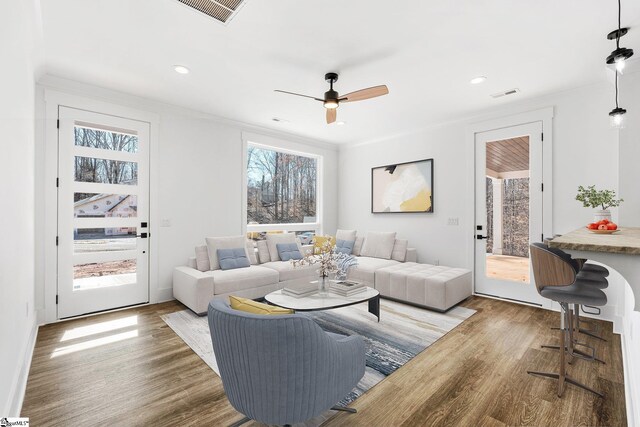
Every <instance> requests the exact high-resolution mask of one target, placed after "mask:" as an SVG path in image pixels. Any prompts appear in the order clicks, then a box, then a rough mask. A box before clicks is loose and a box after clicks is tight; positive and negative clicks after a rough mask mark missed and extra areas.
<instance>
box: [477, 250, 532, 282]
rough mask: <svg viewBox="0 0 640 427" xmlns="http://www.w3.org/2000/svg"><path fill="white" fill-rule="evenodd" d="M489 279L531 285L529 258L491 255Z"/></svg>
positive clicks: (488, 258) (488, 263)
mask: <svg viewBox="0 0 640 427" xmlns="http://www.w3.org/2000/svg"><path fill="white" fill-rule="evenodd" d="M487 277H491V278H494V279H502V280H511V281H514V282H521V283H529V258H523V257H517V256H510V255H489V256H487Z"/></svg>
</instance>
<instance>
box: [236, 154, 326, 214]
mask: <svg viewBox="0 0 640 427" xmlns="http://www.w3.org/2000/svg"><path fill="white" fill-rule="evenodd" d="M317 167H318V162H317V160H316V159H315V158H311V157H305V156H299V155H295V154H288V153H281V152H278V151H274V150H269V149H265V148H260V147H256V146H252V145H249V146H248V148H247V221H248V223H250V224H290V223H302V222H315V216H316V181H317ZM305 219H306V220H305Z"/></svg>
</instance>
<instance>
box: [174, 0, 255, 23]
mask: <svg viewBox="0 0 640 427" xmlns="http://www.w3.org/2000/svg"><path fill="white" fill-rule="evenodd" d="M178 1H179V2H180V3H182V4H184V5H186V6H189V7H191V8H193V9H195V10H197V11H199V12H202V13H204V14H205V15H207V16H210V17H211V18H213V19H215V20H216V21H219V22H222V23H223V24H226V23H228V22H229V21H230V20H231V18H233V17H234V16H235V14H236V13H238V11H239V10H240V8H241V7H242V5H243V4H244V2H245V0H178Z"/></svg>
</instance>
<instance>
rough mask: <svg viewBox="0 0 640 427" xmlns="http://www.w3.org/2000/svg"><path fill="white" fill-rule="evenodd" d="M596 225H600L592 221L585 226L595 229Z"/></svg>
mask: <svg viewBox="0 0 640 427" xmlns="http://www.w3.org/2000/svg"><path fill="white" fill-rule="evenodd" d="M598 225H600V224H598V223H596V222H592V223H591V224H589V225H587V228H588V229H589V230H597V229H598Z"/></svg>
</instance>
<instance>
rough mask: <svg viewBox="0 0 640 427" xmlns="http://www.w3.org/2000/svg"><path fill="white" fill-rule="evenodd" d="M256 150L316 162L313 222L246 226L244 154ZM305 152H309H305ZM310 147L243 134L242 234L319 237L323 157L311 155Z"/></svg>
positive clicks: (246, 179)
mask: <svg viewBox="0 0 640 427" xmlns="http://www.w3.org/2000/svg"><path fill="white" fill-rule="evenodd" d="M249 146H253V147H258V148H262V149H266V150H272V151H277V152H279V153H285V154H293V155H296V156H303V157H309V158H312V159H315V160H316V221H315V222H295V223H279V224H248V215H247V194H248V191H247V185H248V178H247V151H248V147H249ZM305 148H308V149H309V151H305ZM312 150H313V148H312V147H310V146H306V145H302V144H297V143H294V142H290V141H286V140H281V139H278V138H272V137H265V136H261V135H256V134H244V133H243V137H242V233H243V234H245V235H246V234H247V233H250V232H266V231H280V230H282V231H285V232H299V231H313V232H314V233H315V234H316V235H321V234H322V229H323V227H322V224H323V221H322V219H323V218H322V212H323V200H324V192H323V186H322V183H323V179H324V177H323V171H324V167H323V166H324V165H323V161H324V156H323V155H322V154H319V153H314V152H312Z"/></svg>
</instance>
